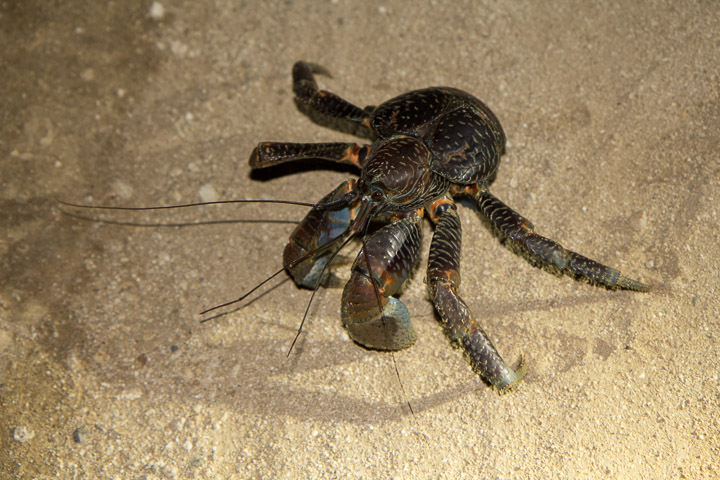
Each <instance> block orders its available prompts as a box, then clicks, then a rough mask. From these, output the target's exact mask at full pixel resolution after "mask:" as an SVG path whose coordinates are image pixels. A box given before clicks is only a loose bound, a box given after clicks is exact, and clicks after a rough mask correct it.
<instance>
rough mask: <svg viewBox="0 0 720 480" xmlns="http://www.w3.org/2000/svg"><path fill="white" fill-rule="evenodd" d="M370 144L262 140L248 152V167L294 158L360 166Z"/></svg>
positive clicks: (265, 165)
mask: <svg viewBox="0 0 720 480" xmlns="http://www.w3.org/2000/svg"><path fill="white" fill-rule="evenodd" d="M369 152H370V145H364V146H361V145H358V144H356V143H282V142H262V143H260V144H258V146H257V147H255V149H254V150H253V151H252V153H251V154H250V160H249V163H250V168H265V167H272V166H274V165H278V164H281V163H285V162H292V161H294V160H309V159H320V160H330V161H333V162H338V163H346V164H348V165H354V166H356V167H358V168H362V163H363V162H364V161H365V159H366V158H367V156H368V153H369Z"/></svg>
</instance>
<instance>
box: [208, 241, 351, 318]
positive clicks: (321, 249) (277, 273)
mask: <svg viewBox="0 0 720 480" xmlns="http://www.w3.org/2000/svg"><path fill="white" fill-rule="evenodd" d="M348 232H350V229H349V228H348V229H347V230H345V232H343V233H342V235H339V236H337V237H335V238H333V239H332V240H330V241H329V242H328V243H326V244H324V245H320V246H319V247H317V248H316V249H314V250H311V251H309V252H307V253H306V254H305V255H302V256H301V257H298V258H296V259H295V260H293V261H292V262H290V263H288V264H287V265H284V266H283V268H281V269H280V270H278V271H277V272H275V273H273V274H272V275H270V276H269V277H268V278H266V279H265V280H263V281H262V282H260V283H258V284H257V285H255V286H254V287H253V288H252V289H251V290H250V291H248V292H246V293H244V294H243V295H242V296H240V297H238V298H236V299H235V300H231V301H229V302H225V303H223V304H220V305H215V306H214V307H210V308H208V309H207V310H203V311H202V312H200V315H204V314H206V313H209V312H212V311H213V310H217V309H219V308H223V307H227V306H228V305H233V304H235V303H238V302H242V301H243V300H245V299H246V298H247V297H248V295H250V294H251V293H253V292H254V291H256V290H257V289H258V288H260V287H262V286H263V285H265V284H266V283H267V282H269V281H270V280H272V279H273V278H275V277H276V276H278V275H279V274H280V273H281V272H282V271H283V270H285V269H286V268H291V267H294V266H295V265H297V264H298V263H301V262H303V261H305V260H307V259H308V258H310V257H311V256H313V255H315V254H317V253H320V252H322V251H324V250H327V249H328V248H330V247H332V246H333V245H334V244H335V243H337V242H338V241H340V240H342V239H343V238H344V236H345V235H347V233H348ZM351 233H352V234H354V232H351ZM350 238H352V235H350V237H349V238H348V239H346V241H345V242H344V243H343V244H342V246H341V247H340V248H342V247H343V246H345V244H346V243H347V242H348V241H349V240H350ZM333 257H334V255H333ZM213 318H215V317H211V318H206V319H204V320H200V323H205V322H207V321H209V320H212V319H213Z"/></svg>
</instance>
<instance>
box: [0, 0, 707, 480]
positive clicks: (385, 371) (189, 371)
mask: <svg viewBox="0 0 720 480" xmlns="http://www.w3.org/2000/svg"><path fill="white" fill-rule="evenodd" d="M0 25H1V26H2V30H1V33H0V35H1V37H0V45H1V46H0V52H1V53H2V55H1V57H0V62H1V63H0V65H1V68H2V73H1V74H0V88H1V89H2V91H1V92H0V99H1V100H0V102H2V108H1V109H0V115H2V120H1V122H0V155H1V156H0V194H1V198H0V202H1V204H0V257H1V262H2V263H1V264H0V269H1V271H0V470H1V471H2V473H0V477H2V478H3V479H4V478H23V479H25V478H27V479H30V478H72V479H76V478H77V479H82V478H117V479H125V478H129V479H133V478H138V479H144V478H147V479H154V478H158V479H160V478H279V479H285V478H287V479H290V478H442V479H445V478H447V479H456V478H523V479H548V478H572V479H576V478H611V479H636V478H637V479H640V478H642V479H648V478H656V479H662V478H690V479H699V478H714V479H716V478H720V463H719V462H718V458H720V440H719V438H720V437H719V436H718V432H719V431H720V425H719V422H720V420H718V418H719V415H718V408H719V407H720V378H719V377H720V367H719V366H718V365H719V364H718V357H719V353H720V320H719V318H720V302H719V301H718V298H717V297H718V293H719V292H718V285H719V277H720V273H719V272H720V246H719V242H718V236H719V235H718V231H719V227H718V206H717V205H718V200H720V183H719V180H718V173H720V161H719V159H720V154H719V152H720V148H719V146H720V134H719V133H718V132H719V130H720V129H719V127H720V95H719V92H720V89H719V86H720V79H719V77H718V67H719V66H720V3H718V2H714V1H705V2H703V1H700V2H684V4H682V3H680V2H672V1H656V2H634V1H626V2H611V3H609V4H607V3H605V2H521V1H517V2H509V3H505V2H490V1H480V2H476V1H455V2H441V1H435V2H409V1H405V2H392V1H381V2H378V1H374V0H369V1H353V0H328V1H318V2H316V1H300V0H287V1H284V2H253V1H228V0H217V1H215V2H195V1H180V0H178V1H172V0H162V4H161V7H160V4H157V3H156V4H155V5H154V6H151V2H149V1H139V0H128V1H122V2H120V1H116V2H85V1H77V0H68V1H63V2H35V1H30V0H24V1H12V0H10V1H5V2H2V3H0ZM300 59H305V60H310V61H314V62H317V63H319V64H322V65H324V66H326V67H327V68H328V69H329V70H330V71H331V72H332V74H333V77H332V78H326V77H323V78H319V82H320V84H321V87H322V88H326V89H328V90H332V91H334V92H336V93H338V94H340V95H342V96H343V97H345V98H347V99H348V100H350V101H352V102H354V103H357V104H360V105H361V106H364V105H371V104H378V103H379V102H382V101H384V100H386V99H388V98H391V97H393V96H395V95H397V94H400V93H403V92H405V91H408V90H411V89H414V88H420V87H426V86H430V85H450V86H455V87H458V88H461V89H464V90H467V91H468V92H471V93H473V94H474V95H476V96H478V97H479V98H481V99H483V100H484V101H486V102H487V103H488V105H490V107H491V108H492V109H493V110H494V111H495V112H496V114H497V115H498V117H499V118H500V120H501V121H502V124H503V126H504V128H505V131H506V133H507V136H508V140H509V144H508V149H507V153H506V155H505V156H504V157H503V160H502V165H501V167H500V172H499V174H498V176H497V179H496V181H495V182H494V183H493V185H492V191H493V193H494V194H495V195H496V196H498V197H499V198H501V199H503V200H504V201H505V202H506V203H508V204H509V205H511V206H513V207H514V208H516V209H517V210H518V211H519V212H521V213H522V214H523V215H524V216H526V217H528V218H529V219H531V220H532V221H533V223H534V224H535V226H536V229H537V231H538V232H540V233H541V234H544V235H547V236H550V237H552V238H555V239H556V240H558V241H559V242H561V243H562V244H563V245H565V246H567V247H569V248H572V249H573V250H576V251H578V252H581V253H583V254H586V255H588V256H590V257H593V258H596V259H598V260H600V261H603V262H605V263H608V264H610V265H613V266H615V267H617V268H619V269H620V270H622V271H623V272H624V273H626V274H628V275H629V276H631V277H634V278H638V279H641V280H643V281H646V282H648V283H649V284H650V285H651V288H652V289H651V291H650V292H649V293H633V292H623V291H609V290H605V289H601V288H596V287H593V286H590V285H587V284H584V283H581V282H576V281H574V280H573V279H572V278H570V277H567V276H564V277H558V276H555V275H552V274H549V273H547V272H545V271H543V270H541V269H537V268H535V267H533V266H532V265H530V264H529V263H528V262H527V261H526V260H525V259H524V258H523V257H521V256H518V255H517V254H515V253H513V252H512V251H510V250H509V249H508V248H507V247H505V246H503V245H502V244H501V243H500V242H499V241H498V239H497V238H495V236H493V235H492V234H491V232H490V231H489V230H488V228H487V227H486V225H485V224H484V223H483V222H482V221H481V220H480V219H479V218H478V217H477V216H476V215H475V214H474V213H473V212H472V211H471V210H470V209H468V208H465V207H461V212H460V213H461V216H462V219H463V229H464V230H463V233H464V237H463V239H464V242H463V254H462V261H463V270H462V272H463V286H462V293H463V295H464V296H465V298H466V300H467V301H468V303H469V304H470V305H471V306H472V308H473V309H474V311H475V313H476V314H477V316H478V317H479V318H480V319H481V321H482V324H483V326H484V328H485V329H486V331H487V332H488V334H489V335H490V336H491V338H492V339H493V340H494V342H495V344H496V346H497V347H498V349H499V350H500V351H501V352H502V354H503V355H504V356H505V357H506V358H507V359H508V360H509V361H511V362H515V361H516V360H517V359H518V358H519V357H520V355H521V354H524V355H525V357H526V358H527V360H528V363H529V373H528V375H527V378H526V381H525V382H524V383H523V384H521V386H520V387H519V388H518V389H517V390H516V391H515V392H513V393H511V394H510V395H506V396H503V397H500V396H498V395H497V394H495V393H494V392H493V391H492V390H491V389H489V388H488V387H487V386H486V385H485V384H484V383H482V382H481V381H480V380H479V378H478V377H477V376H476V375H475V374H474V373H473V372H472V371H471V370H470V368H469V367H468V365H467V364H466V362H465V361H464V359H463V357H462V354H461V352H460V351H459V350H457V349H453V348H451V346H450V343H449V341H448V339H447V338H446V337H445V336H444V335H443V333H442V329H441V327H440V325H439V323H438V322H437V320H436V318H435V316H434V314H433V310H432V306H431V304H430V302H429V300H428V297H427V292H426V287H425V285H424V283H423V273H422V268H423V265H421V266H420V268H421V269H420V270H419V271H418V272H417V273H416V275H415V277H414V278H413V280H412V281H411V283H410V284H409V285H408V287H407V288H406V290H405V292H404V293H403V297H402V298H403V300H404V301H405V302H406V304H407V305H408V307H409V308H410V310H411V312H412V313H413V316H414V320H415V325H416V328H417V330H418V334H419V340H418V342H417V344H416V345H415V346H414V347H413V348H411V349H408V350H405V351H402V352H398V353H396V354H395V356H394V358H395V362H396V363H397V370H398V373H399V377H400V381H401V382H402V385H403V388H404V394H403V390H402V389H401V387H400V383H399V381H398V376H396V374H395V370H394V367H393V362H392V358H391V357H390V355H389V354H386V353H379V352H373V351H367V350H364V349H362V348H360V347H358V346H357V345H355V344H354V343H352V342H351V341H349V340H348V338H347V335H346V333H345V331H344V330H343V328H342V326H341V323H340V319H339V313H338V312H339V306H340V295H341V291H340V290H337V289H323V290H321V291H320V292H318V295H317V296H316V298H315V300H314V302H313V304H312V306H311V309H310V314H309V318H308V321H307V323H306V324H305V327H304V332H303V334H302V335H301V337H300V340H299V341H298V344H297V345H296V348H295V349H294V351H293V352H292V354H291V355H290V356H289V358H286V353H287V349H288V348H289V345H290V342H291V341H292V339H293V336H294V335H295V331H296V330H297V328H298V325H299V323H300V319H301V318H302V315H303V312H304V311H305V308H306V306H307V303H308V300H309V298H310V292H309V291H306V290H300V289H298V288H296V287H295V286H294V284H293V283H292V282H290V281H288V280H287V277H286V275H284V274H283V275H281V276H278V277H277V279H276V280H277V281H276V282H275V283H271V284H270V288H269V289H268V290H267V293H265V294H261V295H260V296H259V298H257V299H255V300H254V301H251V302H250V303H249V304H246V305H244V306H243V307H242V308H235V309H230V312H229V313H228V314H227V315H223V316H220V317H218V318H216V319H214V320H213V321H210V322H207V323H200V321H199V320H200V319H201V318H202V317H201V316H200V315H198V313H199V312H200V311H201V310H203V309H204V308H206V307H209V306H212V305H215V304H218V303H221V302H223V301H227V300H230V299H233V298H235V297H237V296H238V295H239V294H241V293H242V292H244V291H247V290H248V289H249V288H251V287H252V286H254V285H255V284H257V283H258V282H260V281H261V280H263V279H264V278H265V277H266V276H268V275H269V274H271V273H273V272H275V271H277V269H278V268H280V267H281V252H282V248H283V245H284V243H285V241H286V239H287V236H288V234H289V232H290V231H291V230H292V228H293V226H294V223H293V222H295V221H297V220H299V219H300V218H302V216H303V214H304V212H305V208H304V207H298V206H278V205H257V204H254V205H247V206H242V207H239V206H235V205H225V206H217V207H203V208H195V209H185V210H170V211H155V212H122V211H99V210H93V211H80V210H77V209H71V208H61V206H60V205H59V204H58V203H57V202H56V200H55V199H56V198H58V199H61V200H65V201H71V202H80V203H84V204H95V205H98V204H99V205H118V206H120V205H131V206H150V205H169V204H176V203H186V202H197V201H200V200H212V199H215V198H217V199H293V200H305V201H317V200H318V199H319V198H321V197H322V196H323V195H324V194H325V193H327V192H329V191H330V190H331V189H332V188H334V186H335V185H337V184H338V183H339V182H340V181H342V180H343V179H345V178H347V177H348V176H349V175H351V173H350V172H349V171H343V170H338V169H335V170H325V169H322V168H317V169H315V168H308V165H305V166H303V168H297V169H286V170H281V171H276V172H274V173H273V174H272V175H270V174H269V175H253V176H251V175H250V171H249V167H248V165H247V158H248V155H249V153H250V151H251V149H252V148H253V147H254V145H255V144H256V143H257V142H259V141H263V140H280V141H304V142H313V141H347V140H349V139H352V138H354V137H351V136H349V135H347V134H345V133H338V132H335V131H333V130H329V129H327V128H324V127H323V126H321V125H318V124H316V123H313V122H312V121H311V120H310V119H309V118H308V117H307V116H305V115H303V114H302V113H300V112H299V111H298V109H297V108H296V105H295V104H294V102H293V99H292V91H291V88H290V70H291V67H292V64H293V63H294V62H295V61H296V60H300ZM324 166H325V165H322V167H324ZM80 217H87V218H86V219H83V218H80ZM140 224H143V225H145V226H140ZM177 224H180V225H181V226H172V225H177ZM429 239H430V225H429V224H427V225H426V234H425V238H424V240H425V249H426V250H425V252H426V251H427V246H428V242H429ZM353 255H354V254H353V253H352V252H349V251H348V253H347V256H348V257H352V256H353ZM425 255H426V253H425ZM341 273H342V272H341ZM408 402H409V404H410V405H411V406H412V408H413V409H414V411H415V413H414V415H412V414H411V413H410V412H409V410H408V405H407V404H408Z"/></svg>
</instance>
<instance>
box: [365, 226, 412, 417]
mask: <svg viewBox="0 0 720 480" xmlns="http://www.w3.org/2000/svg"><path fill="white" fill-rule="evenodd" d="M369 224H370V222H368V223H367V224H366V225H365V231H364V232H363V236H362V252H363V257H364V258H365V264H366V265H367V269H368V277H370V284H371V285H372V286H373V290H374V291H375V300H376V301H377V304H378V310H380V316H381V318H382V323H383V330H384V332H385V342H386V343H387V345H388V347H389V346H390V332H389V331H388V328H387V319H386V318H385V312H384V311H383V307H382V300H381V299H380V287H378V284H377V282H376V281H375V276H374V275H373V273H372V268H370V255H368V253H367V245H366V244H365V237H366V235H367V230H368V226H369ZM390 358H392V362H393V367H394V369H395V376H396V377H397V379H398V383H399V384H400V391H401V392H402V396H403V399H404V400H405V403H406V404H407V406H408V409H410V413H411V414H412V416H413V417H415V410H413V408H412V405H411V404H410V400H408V397H407V394H406V393H405V386H404V385H403V383H402V380H401V379H400V371H399V370H398V366H397V361H396V360H395V352H393V351H392V350H390Z"/></svg>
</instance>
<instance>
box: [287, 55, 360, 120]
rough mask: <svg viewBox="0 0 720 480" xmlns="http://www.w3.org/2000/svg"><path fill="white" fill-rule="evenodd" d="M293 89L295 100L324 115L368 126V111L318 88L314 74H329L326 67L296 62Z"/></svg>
mask: <svg viewBox="0 0 720 480" xmlns="http://www.w3.org/2000/svg"><path fill="white" fill-rule="evenodd" d="M292 73H293V91H294V92H295V98H296V99H297V101H298V102H299V103H300V104H302V105H305V106H307V107H308V108H311V109H312V110H315V111H316V112H320V113H322V114H324V115H328V116H330V117H334V118H342V119H344V120H347V121H349V122H352V123H355V124H359V125H363V126H365V127H369V126H370V113H369V112H368V111H366V110H363V109H362V108H360V107H357V106H355V105H353V104H352V103H350V102H348V101H347V100H343V99H342V98H340V97H338V96H337V95H335V94H334V93H331V92H328V91H325V90H319V89H318V85H317V82H316V81H315V76H314V75H313V74H315V73H319V74H322V75H327V76H330V72H328V71H327V69H325V68H323V67H321V66H320V65H316V64H314V63H308V62H297V63H296V64H295V65H293V72H292Z"/></svg>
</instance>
